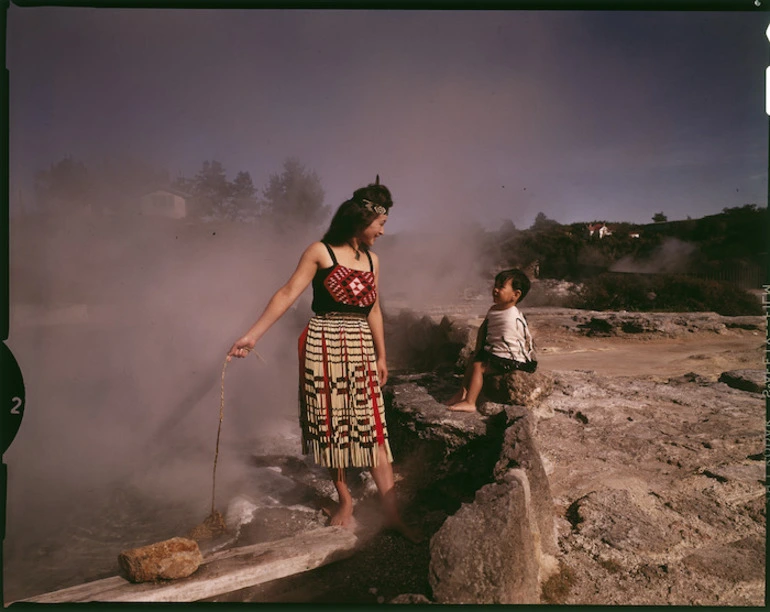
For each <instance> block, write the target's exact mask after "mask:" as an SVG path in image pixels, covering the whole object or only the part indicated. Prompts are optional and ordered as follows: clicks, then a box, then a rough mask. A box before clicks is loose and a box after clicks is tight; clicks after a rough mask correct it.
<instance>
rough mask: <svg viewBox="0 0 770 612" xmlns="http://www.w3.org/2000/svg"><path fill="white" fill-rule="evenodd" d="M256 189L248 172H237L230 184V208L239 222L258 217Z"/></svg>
mask: <svg viewBox="0 0 770 612" xmlns="http://www.w3.org/2000/svg"><path fill="white" fill-rule="evenodd" d="M256 193H257V189H256V187H254V183H253V182H252V180H251V174H249V173H248V172H239V173H238V174H236V175H235V179H234V180H233V182H232V183H231V184H230V201H229V204H230V207H231V208H232V210H233V214H234V215H235V218H236V219H237V220H239V221H244V220H247V219H253V218H255V217H256V216H257V215H258V212H259V211H258V203H257V198H256Z"/></svg>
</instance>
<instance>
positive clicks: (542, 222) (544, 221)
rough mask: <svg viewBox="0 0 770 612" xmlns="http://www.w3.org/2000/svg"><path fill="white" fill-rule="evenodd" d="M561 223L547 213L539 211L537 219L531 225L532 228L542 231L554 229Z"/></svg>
mask: <svg viewBox="0 0 770 612" xmlns="http://www.w3.org/2000/svg"><path fill="white" fill-rule="evenodd" d="M558 226H559V223H558V222H557V221H554V220H553V219H549V218H548V217H546V216H545V213H543V212H539V213H537V216H536V217H535V221H534V223H533V224H532V226H531V227H530V229H532V230H535V231H542V230H547V229H552V228H554V227H558Z"/></svg>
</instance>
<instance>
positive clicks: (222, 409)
mask: <svg viewBox="0 0 770 612" xmlns="http://www.w3.org/2000/svg"><path fill="white" fill-rule="evenodd" d="M244 350H245V351H246V352H247V353H249V352H250V351H251V350H253V349H244ZM254 354H255V355H256V356H257V357H258V358H259V360H260V361H261V362H262V363H267V362H266V361H265V360H264V359H263V358H262V355H260V354H259V353H258V352H257V351H254ZM227 363H228V360H227V359H225V363H224V365H223V366H222V383H221V385H220V392H219V426H218V427H217V446H216V450H215V451H214V472H213V474H212V478H211V516H214V514H215V512H216V510H215V508H216V504H215V501H214V500H215V498H216V490H217V459H218V458H219V436H220V434H221V433H222V421H223V420H224V418H225V370H226V369H227Z"/></svg>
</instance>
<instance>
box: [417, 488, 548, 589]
mask: <svg viewBox="0 0 770 612" xmlns="http://www.w3.org/2000/svg"><path fill="white" fill-rule="evenodd" d="M528 501H529V500H528V495H527V493H526V485H525V484H524V483H523V482H522V480H521V478H520V475H519V476H517V475H512V476H511V477H510V478H508V479H507V480H506V481H505V482H496V483H492V484H488V485H486V486H484V487H482V488H481V489H479V490H478V492H477V493H476V497H475V499H474V501H473V503H470V504H463V505H462V507H461V508H460V510H458V511H457V513H455V514H454V515H453V516H451V517H449V518H448V519H447V520H446V521H445V522H444V524H443V525H442V527H441V529H440V530H439V531H438V532H437V533H436V535H434V536H433V539H432V540H431V543H430V553H431V560H430V574H429V580H430V585H431V588H432V589H433V597H434V599H435V600H436V602H438V603H471V604H533V603H539V584H538V574H539V568H538V562H537V559H536V554H535V543H534V540H533V538H532V522H533V517H532V515H531V507H530V505H529V503H528Z"/></svg>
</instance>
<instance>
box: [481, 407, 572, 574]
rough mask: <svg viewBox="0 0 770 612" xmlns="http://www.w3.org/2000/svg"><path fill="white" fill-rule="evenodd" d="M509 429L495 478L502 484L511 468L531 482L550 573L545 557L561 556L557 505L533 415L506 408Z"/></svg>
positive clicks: (541, 547)
mask: <svg viewBox="0 0 770 612" xmlns="http://www.w3.org/2000/svg"><path fill="white" fill-rule="evenodd" d="M506 418H507V425H508V426H507V427H506V430H505V435H504V437H503V444H502V448H501V450H500V459H499V460H498V462H497V464H496V465H495V468H494V472H493V476H494V477H495V480H497V481H498V482H499V481H502V480H503V479H505V478H506V477H507V475H508V474H510V471H511V470H512V469H520V470H523V471H524V473H525V474H526V477H527V481H528V483H529V489H530V494H531V497H532V501H531V504H532V512H533V517H534V525H533V528H534V530H533V534H534V537H535V539H536V545H537V548H538V550H537V553H538V555H537V556H538V560H539V562H540V564H541V566H542V568H543V570H544V571H543V574H544V575H546V574H548V573H550V569H551V568H552V567H553V565H554V563H553V562H552V560H551V559H544V558H543V556H544V555H548V556H555V555H556V554H557V553H558V544H557V537H556V528H555V525H554V502H553V496H552V495H551V486H550V484H549V482H548V475H547V474H546V471H545V467H544V466H543V460H542V457H541V455H540V451H539V449H538V447H537V443H536V442H535V438H534V435H533V433H534V423H533V417H532V415H531V414H530V412H529V411H528V410H527V409H526V408H523V407H521V406H508V407H506Z"/></svg>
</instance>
